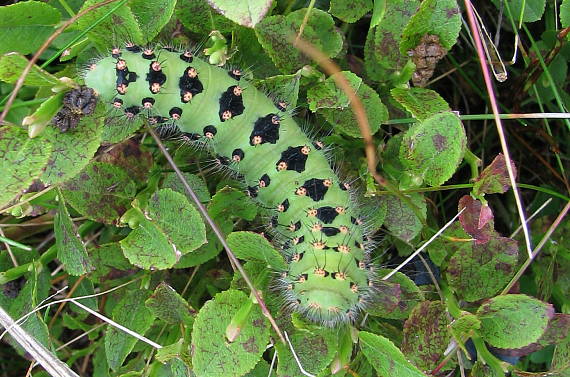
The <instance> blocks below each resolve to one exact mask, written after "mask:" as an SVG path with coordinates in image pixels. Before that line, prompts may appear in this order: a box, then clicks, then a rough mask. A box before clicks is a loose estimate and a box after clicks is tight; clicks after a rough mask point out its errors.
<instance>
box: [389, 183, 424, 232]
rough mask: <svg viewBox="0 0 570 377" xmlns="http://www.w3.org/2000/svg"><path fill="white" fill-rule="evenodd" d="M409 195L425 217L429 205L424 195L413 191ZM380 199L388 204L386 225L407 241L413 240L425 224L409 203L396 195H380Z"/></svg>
mask: <svg viewBox="0 0 570 377" xmlns="http://www.w3.org/2000/svg"><path fill="white" fill-rule="evenodd" d="M407 197H408V198H409V199H410V200H411V202H412V204H414V205H415V206H416V207H418V208H419V211H420V213H421V214H422V216H423V218H424V219H425V217H426V213H427V207H426V203H425V200H424V197H423V195H422V194H420V193H412V194H409V195H407ZM380 200H381V201H382V203H383V204H384V203H385V205H386V218H385V220H384V225H385V226H386V228H388V230H389V231H390V233H392V234H393V235H394V236H395V237H398V238H400V239H402V240H404V241H406V242H409V241H411V240H412V239H414V238H415V237H416V236H417V235H418V234H419V233H420V231H421V230H422V227H423V224H422V222H421V220H420V219H418V218H417V217H416V214H415V213H414V211H413V210H412V209H411V208H410V207H409V206H408V204H407V203H405V202H402V201H401V200H400V198H398V197H397V196H394V195H383V196H382V197H380Z"/></svg>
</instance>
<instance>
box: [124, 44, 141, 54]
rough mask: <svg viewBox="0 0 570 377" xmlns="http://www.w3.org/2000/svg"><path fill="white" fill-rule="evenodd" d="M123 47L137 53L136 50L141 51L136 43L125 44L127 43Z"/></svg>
mask: <svg viewBox="0 0 570 377" xmlns="http://www.w3.org/2000/svg"><path fill="white" fill-rule="evenodd" d="M125 48H126V50H127V51H130V52H135V53H138V52H141V51H142V50H141V48H140V46H137V45H135V44H127V45H126V46H125Z"/></svg>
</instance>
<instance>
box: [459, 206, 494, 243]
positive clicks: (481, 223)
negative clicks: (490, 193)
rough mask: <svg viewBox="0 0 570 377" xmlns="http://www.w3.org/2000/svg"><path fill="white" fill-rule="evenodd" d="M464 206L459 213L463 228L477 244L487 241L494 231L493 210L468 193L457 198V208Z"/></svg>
mask: <svg viewBox="0 0 570 377" xmlns="http://www.w3.org/2000/svg"><path fill="white" fill-rule="evenodd" d="M463 208H465V210H464V211H463V213H462V214H461V215H459V221H460V222H461V225H462V226H463V229H465V231H466V232H467V233H468V234H469V235H470V236H471V237H473V238H475V240H476V241H475V242H476V243H477V244H483V243H486V242H489V240H490V239H491V237H492V236H493V234H494V233H495V231H494V222H493V211H492V210H491V208H490V207H489V206H488V205H482V203H481V202H480V201H479V200H477V199H473V198H472V197H471V196H469V195H465V196H463V197H462V198H461V199H460V200H459V210H462V209H463Z"/></svg>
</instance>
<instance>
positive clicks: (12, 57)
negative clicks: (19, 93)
mask: <svg viewBox="0 0 570 377" xmlns="http://www.w3.org/2000/svg"><path fill="white" fill-rule="evenodd" d="M0 9H2V8H0ZM0 49H1V48H0ZM28 63H29V61H28V59H27V58H26V57H25V56H24V55H21V54H19V53H17V52H11V53H8V54H5V55H2V56H0V80H1V81H5V82H7V83H9V84H14V83H15V82H16V81H18V79H19V78H20V75H21V74H22V71H23V70H24V68H26V66H27V65H28ZM24 85H29V86H55V85H61V81H59V79H58V78H57V77H55V76H53V75H52V74H50V73H48V72H46V71H44V70H43V69H41V68H40V67H38V66H37V65H33V66H32V69H31V70H30V73H28V75H27V76H26V78H25V79H24Z"/></svg>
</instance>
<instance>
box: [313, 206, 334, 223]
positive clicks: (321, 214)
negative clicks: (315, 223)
mask: <svg viewBox="0 0 570 377" xmlns="http://www.w3.org/2000/svg"><path fill="white" fill-rule="evenodd" d="M337 215H338V212H337V211H336V209H335V208H334V207H329V206H325V207H320V208H317V219H319V220H321V221H322V222H323V223H325V224H330V223H332V222H333V221H334V219H336V217H337Z"/></svg>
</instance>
